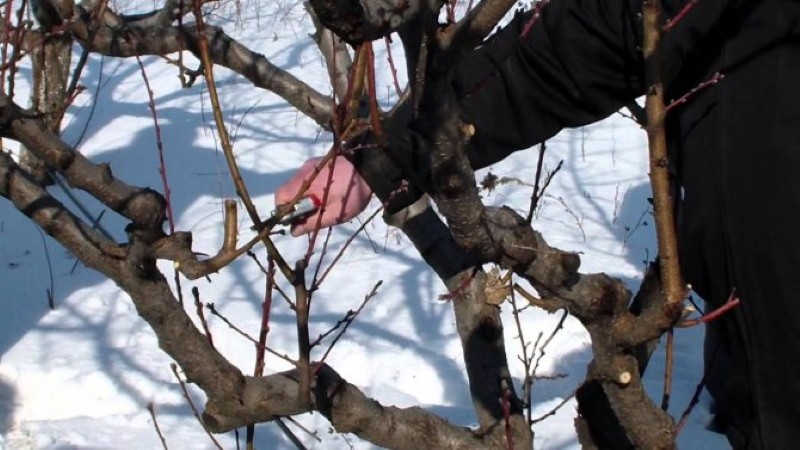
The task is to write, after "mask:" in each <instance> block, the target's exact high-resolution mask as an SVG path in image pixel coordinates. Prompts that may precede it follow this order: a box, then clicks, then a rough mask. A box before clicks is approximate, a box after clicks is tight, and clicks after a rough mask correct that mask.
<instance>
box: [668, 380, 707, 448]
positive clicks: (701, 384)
mask: <svg viewBox="0 0 800 450" xmlns="http://www.w3.org/2000/svg"><path fill="white" fill-rule="evenodd" d="M705 387H706V377H705V376H703V378H702V379H701V380H700V382H699V383H697V387H696V388H695V390H694V394H693V395H692V399H691V400H689V404H688V405H687V406H686V409H685V410H684V411H683V414H681V418H680V419H679V420H678V424H677V425H675V435H676V436H677V435H678V434H679V433H680V432H681V430H683V427H684V425H686V421H687V420H688V419H689V415H690V414H691V413H692V411H693V410H694V407H695V406H697V404H698V403H700V394H701V393H702V392H703V388H705Z"/></svg>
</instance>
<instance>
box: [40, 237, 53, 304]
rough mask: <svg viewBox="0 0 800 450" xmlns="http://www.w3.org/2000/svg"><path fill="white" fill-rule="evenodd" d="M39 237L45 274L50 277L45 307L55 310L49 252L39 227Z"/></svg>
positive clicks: (51, 264) (51, 265)
mask: <svg viewBox="0 0 800 450" xmlns="http://www.w3.org/2000/svg"><path fill="white" fill-rule="evenodd" d="M36 231H37V232H39V236H40V237H41V238H42V247H43V248H44V257H45V259H46V260H47V272H48V274H49V276H50V287H49V288H48V289H47V306H48V307H49V308H50V310H51V311H52V310H54V309H56V303H55V282H54V281H53V263H52V262H51V260H50V251H49V250H48V249H47V240H46V239H45V238H44V233H42V230H41V229H40V228H39V227H36Z"/></svg>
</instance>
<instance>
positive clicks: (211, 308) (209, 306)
mask: <svg viewBox="0 0 800 450" xmlns="http://www.w3.org/2000/svg"><path fill="white" fill-rule="evenodd" d="M206 308H207V309H208V310H209V312H211V314H212V315H214V316H216V317H219V318H220V319H221V320H222V321H223V322H225V325H227V326H228V327H229V328H230V329H232V330H233V331H235V332H237V333H239V335H241V336H242V337H244V338H245V339H247V340H248V341H250V342H252V343H253V344H255V345H256V346H257V348H263V349H264V350H265V351H267V352H269V353H270V354H272V355H275V356H277V357H278V358H280V359H282V360H284V361H286V362H288V363H289V364H292V365H297V361H295V360H293V359H292V358H289V357H288V356H287V355H284V354H281V353H278V352H276V351H275V350H273V349H271V348H269V347H267V346H266V345H264V346H261V345H260V344H259V343H258V341H257V340H255V339H253V337H252V336H250V335H249V334H247V333H246V332H244V331H242V329H241V328H239V327H237V326H236V325H234V324H233V323H232V322H231V321H230V320H228V318H227V317H225V316H223V315H222V314H220V313H219V311H217V308H216V307H215V306H214V304H213V303H206Z"/></svg>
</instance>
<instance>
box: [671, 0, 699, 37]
mask: <svg viewBox="0 0 800 450" xmlns="http://www.w3.org/2000/svg"><path fill="white" fill-rule="evenodd" d="M696 4H697V0H690V1H689V3H687V4H685V5H684V6H683V8H681V10H680V11H678V14H675V17H673V18H672V19H669V20H668V21H667V23H666V24H665V25H664V28H663V31H664V32H665V33H666V32H667V31H670V30H671V29H673V28H675V25H677V24H678V22H680V21H681V20H682V19H683V18H684V17H686V14H688V13H689V11H691V10H692V8H694V6H695V5H696Z"/></svg>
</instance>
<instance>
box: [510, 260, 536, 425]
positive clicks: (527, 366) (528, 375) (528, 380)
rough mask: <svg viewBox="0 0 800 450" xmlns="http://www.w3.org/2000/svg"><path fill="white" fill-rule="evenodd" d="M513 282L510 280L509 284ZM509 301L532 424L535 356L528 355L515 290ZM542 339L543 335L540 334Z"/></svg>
mask: <svg viewBox="0 0 800 450" xmlns="http://www.w3.org/2000/svg"><path fill="white" fill-rule="evenodd" d="M509 273H511V272H509ZM510 282H511V280H510V279H509V283H510ZM509 301H510V302H511V308H512V315H513V316H514V323H515V325H516V326H517V336H518V337H519V343H520V347H522V358H520V359H521V361H522V365H523V368H524V370H525V378H524V379H523V380H522V392H523V398H524V399H525V415H526V418H527V420H528V422H529V423H530V421H531V414H532V409H533V401H532V397H531V394H532V392H533V389H531V387H532V386H533V373H532V372H531V363H532V362H533V355H532V354H531V355H530V356H529V355H528V342H526V340H525V333H524V332H523V328H522V322H521V321H520V320H519V315H520V309H519V308H518V307H517V296H516V294H515V292H514V290H513V289H512V290H511V296H510V297H509ZM539 337H541V334H539ZM533 351H534V352H535V351H536V347H534V349H533Z"/></svg>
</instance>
